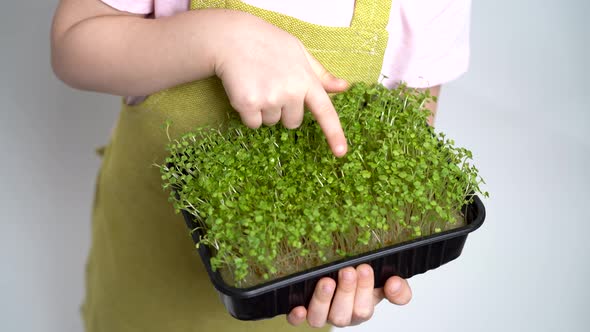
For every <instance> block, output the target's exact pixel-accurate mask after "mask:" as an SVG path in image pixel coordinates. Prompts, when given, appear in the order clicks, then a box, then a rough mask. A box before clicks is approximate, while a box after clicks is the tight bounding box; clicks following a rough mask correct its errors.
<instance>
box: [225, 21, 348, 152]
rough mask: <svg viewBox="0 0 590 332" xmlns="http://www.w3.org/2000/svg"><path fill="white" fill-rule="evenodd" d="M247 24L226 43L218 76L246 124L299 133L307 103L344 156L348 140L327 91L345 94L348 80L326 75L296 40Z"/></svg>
mask: <svg viewBox="0 0 590 332" xmlns="http://www.w3.org/2000/svg"><path fill="white" fill-rule="evenodd" d="M243 19H244V22H241V23H240V22H235V24H234V25H233V28H232V29H231V30H229V31H228V34H227V35H225V36H224V37H225V38H222V39H223V40H224V42H225V43H227V44H226V45H225V46H222V47H223V50H220V51H219V52H218V53H217V54H216V59H215V74H216V75H217V76H218V77H219V78H221V80H222V81H223V85H224V87H225V90H226V93H227V95H228V97H229V99H230V102H231V104H232V106H233V107H234V108H235V109H236V110H237V111H238V113H239V114H240V117H241V119H242V122H243V123H244V124H245V125H246V126H248V127H250V128H258V127H259V126H260V125H261V124H265V125H268V126H271V125H274V124H276V123H277V122H279V121H281V122H282V123H283V125H284V126H285V127H287V128H297V127H299V125H300V124H301V122H302V119H303V112H304V110H303V105H304V104H305V105H306V106H307V107H308V109H309V110H310V111H311V112H312V114H313V115H314V117H315V119H316V120H317V122H318V123H319V125H320V127H321V128H322V130H323V132H324V134H325V135H326V139H327V141H328V144H329V145H330V148H331V149H332V152H333V153H334V154H335V155H336V156H343V155H344V154H345V153H346V150H347V145H346V139H345V137H344V132H343V130H342V127H341V125H340V120H339V118H338V114H337V113H336V111H335V109H334V106H333V105H332V102H331V100H330V98H329V96H328V94H327V93H326V91H327V92H339V91H344V90H345V89H346V88H347V83H346V81H344V80H341V79H337V78H335V77H334V76H332V75H331V74H330V73H328V72H327V71H326V69H325V68H324V67H323V66H322V65H321V64H320V63H319V62H318V61H317V60H316V59H315V58H313V56H312V55H311V54H309V53H308V52H307V50H306V49H305V47H304V46H303V45H302V44H301V42H300V41H299V40H298V39H297V38H295V37H294V36H292V35H290V34H289V33H287V32H285V31H283V30H281V29H279V28H277V27H275V26H273V25H271V24H269V23H266V22H264V21H262V20H260V19H258V18H253V17H244V18H243ZM236 27H240V28H238V29H236Z"/></svg>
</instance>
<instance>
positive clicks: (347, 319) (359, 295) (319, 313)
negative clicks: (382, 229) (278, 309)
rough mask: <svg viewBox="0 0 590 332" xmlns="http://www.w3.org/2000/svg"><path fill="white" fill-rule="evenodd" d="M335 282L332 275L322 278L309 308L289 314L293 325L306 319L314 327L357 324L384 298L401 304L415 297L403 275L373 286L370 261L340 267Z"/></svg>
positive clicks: (288, 317)
mask: <svg viewBox="0 0 590 332" xmlns="http://www.w3.org/2000/svg"><path fill="white" fill-rule="evenodd" d="M335 284H336V283H335V281H334V280H332V279H330V278H323V279H321V280H320V281H319V282H318V284H317V286H316V288H315V292H314V294H313V297H312V299H311V302H310V303H309V310H306V309H305V307H303V306H299V307H296V308H295V309H293V310H291V312H290V313H289V315H287V321H289V323H290V324H291V325H294V326H297V325H299V324H301V323H303V322H304V321H306V320H307V322H308V323H309V325H310V326H312V327H322V326H324V325H325V324H326V323H330V324H332V325H334V326H336V327H345V326H352V325H358V324H360V323H363V322H365V321H367V320H369V319H370V318H371V316H373V311H374V309H375V306H376V305H377V303H379V302H381V300H383V299H384V298H387V299H388V300H389V302H391V303H394V304H399V305H403V304H407V303H408V302H410V300H411V299H412V290H411V289H410V286H409V285H408V282H407V281H406V280H404V279H402V278H400V277H391V278H389V279H388V280H387V282H386V283H385V287H383V288H377V289H375V288H373V286H374V281H373V269H372V268H371V267H370V266H369V265H367V264H362V265H359V266H358V267H357V268H356V270H355V269H354V268H352V267H347V268H344V269H342V270H340V271H339V272H338V287H337V288H336V289H335V286H336V285H335ZM334 291H336V294H334ZM332 296H334V301H332ZM330 303H331V304H332V305H331V306H330Z"/></svg>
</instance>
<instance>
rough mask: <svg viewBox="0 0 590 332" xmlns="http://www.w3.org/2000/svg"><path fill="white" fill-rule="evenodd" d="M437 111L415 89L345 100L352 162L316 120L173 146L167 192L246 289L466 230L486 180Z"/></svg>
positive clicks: (216, 132)
mask: <svg viewBox="0 0 590 332" xmlns="http://www.w3.org/2000/svg"><path fill="white" fill-rule="evenodd" d="M432 99H433V98H432V97H431V96H430V95H429V94H428V92H418V91H416V90H413V89H410V88H408V87H406V86H404V85H400V86H399V87H398V88H396V89H393V90H388V89H386V88H385V87H383V86H381V85H366V84H355V85H353V86H352V87H351V88H350V89H349V90H348V91H346V92H344V93H341V94H338V95H335V96H334V97H333V103H334V106H335V108H336V110H337V111H338V113H339V115H340V120H341V123H342V126H343V129H344V131H345V134H346V137H347V139H348V144H349V152H348V153H347V155H346V156H345V157H343V158H336V157H334V156H333V155H332V154H331V152H330V150H329V147H328V145H327V143H326V141H325V137H324V135H323V133H322V131H321V129H320V127H319V126H318V124H317V123H316V122H315V121H314V119H313V118H312V116H311V115H310V114H309V113H307V114H306V115H305V117H304V121H303V123H302V125H301V127H299V128H298V129H296V130H287V129H285V128H283V127H282V126H280V125H277V126H273V127H263V128H260V129H257V130H251V129H248V128H247V127H245V126H244V125H243V124H242V123H241V122H240V121H239V119H238V118H237V117H231V119H230V120H229V122H228V123H227V124H226V125H225V126H224V127H223V129H222V128H221V127H220V128H198V129H196V130H194V131H193V132H191V133H188V134H186V135H184V136H182V137H180V138H179V139H176V140H171V141H170V143H169V145H168V151H169V153H170V156H169V157H168V158H167V159H166V160H165V163H164V164H163V165H161V166H160V170H161V176H162V180H163V187H164V189H166V190H170V201H171V202H172V203H173V204H174V208H175V210H176V211H177V212H179V211H181V210H185V211H187V212H189V213H190V214H192V215H193V216H194V217H195V219H196V220H197V221H198V223H199V227H201V228H202V230H201V231H202V233H203V235H202V236H201V237H200V241H199V243H198V244H197V246H199V245H206V246H209V247H210V248H211V249H212V251H213V257H212V258H211V261H210V263H211V266H212V268H213V269H214V270H219V271H220V272H221V274H222V275H223V276H224V280H226V281H227V282H230V283H233V284H234V285H235V286H236V287H246V286H251V285H256V284H259V283H261V282H264V281H266V280H270V279H275V278H279V277H283V276H287V275H290V274H292V273H295V272H299V271H303V270H306V269H309V268H312V267H316V266H319V265H322V264H326V263H328V262H333V261H336V260H340V259H342V258H346V257H348V256H353V255H357V254H360V253H364V252H367V251H372V250H375V249H378V248H382V247H385V246H390V245H392V244H396V243H400V242H405V241H409V240H413V239H416V238H420V237H424V236H428V235H431V234H434V233H439V232H443V231H446V230H449V229H452V228H456V227H459V226H461V225H463V224H464V217H463V215H462V212H461V208H462V207H463V206H465V205H467V204H469V203H470V202H471V200H472V197H473V195H476V194H477V193H481V191H480V188H479V185H480V184H481V183H483V180H482V179H481V177H480V176H479V175H478V170H477V168H475V166H473V165H472V164H471V163H470V160H471V159H472V154H471V152H470V151H469V150H467V149H465V148H461V147H456V146H455V143H454V141H453V140H451V139H449V138H447V137H446V136H445V135H444V134H443V133H436V132H435V131H434V129H433V128H432V127H429V126H427V125H426V122H427V118H428V116H429V115H430V113H429V111H428V110H427V109H426V108H425V107H424V105H425V104H426V103H427V102H428V101H430V100H432ZM482 194H483V195H484V196H487V195H488V194H487V192H486V193H482ZM193 231H196V229H195V230H193Z"/></svg>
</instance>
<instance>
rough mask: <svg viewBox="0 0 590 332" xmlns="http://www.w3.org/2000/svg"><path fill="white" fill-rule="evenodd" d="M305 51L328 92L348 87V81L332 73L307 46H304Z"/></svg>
mask: <svg viewBox="0 0 590 332" xmlns="http://www.w3.org/2000/svg"><path fill="white" fill-rule="evenodd" d="M303 52H304V53H305V56H306V57H307V61H308V62H309V65H310V66H311V69H312V70H313V72H314V73H315V75H316V76H317V78H318V79H319V80H320V83H321V84H322V86H323V87H324V90H326V92H342V91H344V90H346V89H347V88H348V82H346V81H345V80H343V79H341V78H337V77H335V76H334V75H332V74H331V73H330V72H329V71H328V70H326V68H324V66H322V64H321V63H320V62H319V61H318V60H317V59H316V58H314V56H313V55H311V54H310V53H309V52H308V51H307V50H306V49H305V47H303Z"/></svg>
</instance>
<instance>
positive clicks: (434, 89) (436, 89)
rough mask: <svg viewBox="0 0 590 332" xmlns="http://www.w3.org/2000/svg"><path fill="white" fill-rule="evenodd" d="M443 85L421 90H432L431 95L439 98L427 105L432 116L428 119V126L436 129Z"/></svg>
mask: <svg viewBox="0 0 590 332" xmlns="http://www.w3.org/2000/svg"><path fill="white" fill-rule="evenodd" d="M441 86H442V85H436V86H433V87H430V88H427V89H419V90H422V91H424V90H430V95H431V96H433V97H436V98H437V101H431V102H429V103H427V104H426V108H427V109H428V110H429V111H430V113H431V115H430V116H429V117H428V124H429V125H431V126H433V127H434V121H435V119H436V110H437V108H438V97H439V96H440V88H441Z"/></svg>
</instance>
